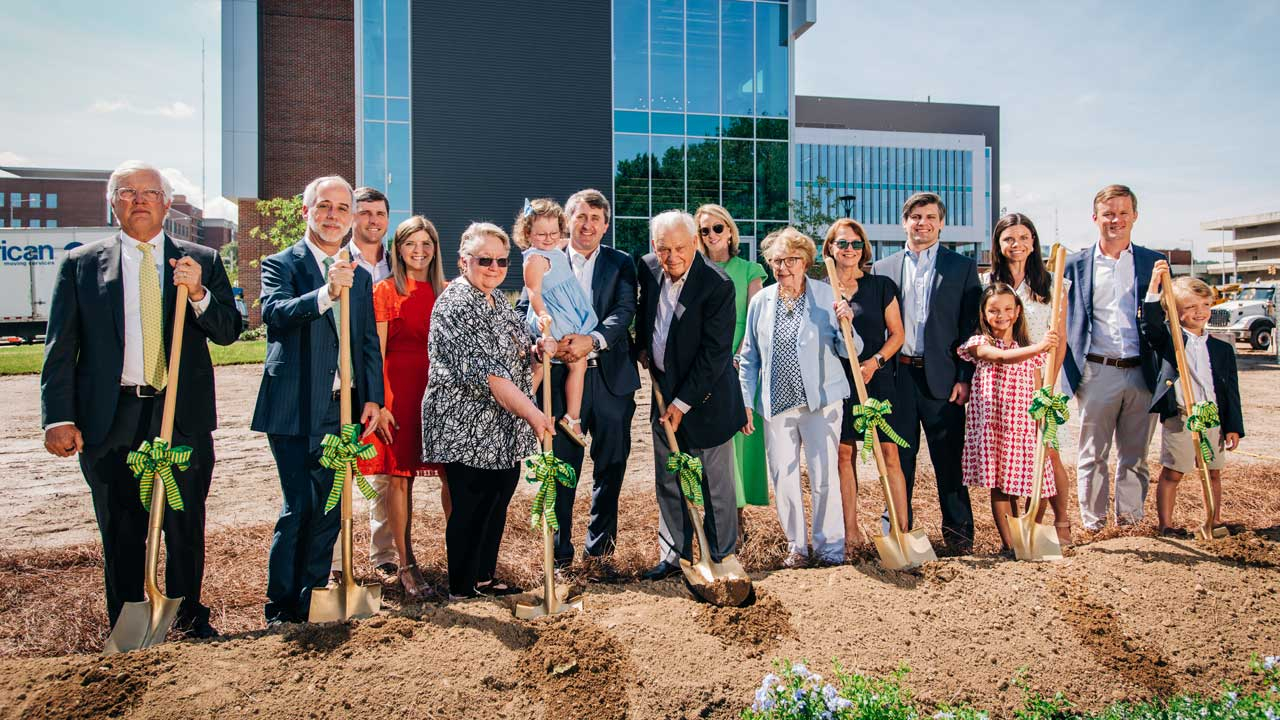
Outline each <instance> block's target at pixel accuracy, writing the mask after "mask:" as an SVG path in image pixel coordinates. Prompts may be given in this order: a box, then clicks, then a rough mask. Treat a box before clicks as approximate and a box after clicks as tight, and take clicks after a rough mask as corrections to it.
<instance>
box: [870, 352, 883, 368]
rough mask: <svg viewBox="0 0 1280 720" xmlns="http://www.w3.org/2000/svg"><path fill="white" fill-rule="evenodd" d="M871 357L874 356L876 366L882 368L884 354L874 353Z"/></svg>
mask: <svg viewBox="0 0 1280 720" xmlns="http://www.w3.org/2000/svg"><path fill="white" fill-rule="evenodd" d="M871 357H872V358H873V359H875V361H876V367H878V368H882V367H884V356H883V355H881V354H880V353H876V354H875V355H872V356H871Z"/></svg>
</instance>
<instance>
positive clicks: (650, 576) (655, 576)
mask: <svg viewBox="0 0 1280 720" xmlns="http://www.w3.org/2000/svg"><path fill="white" fill-rule="evenodd" d="M679 572H680V566H679V565H676V564H675V563H670V562H667V561H666V560H663V561H662V562H660V563H658V564H657V565H654V566H653V567H651V568H649V569H648V570H646V571H645V573H644V575H641V576H640V577H642V578H644V579H645V580H662V579H663V578H669V577H671V576H672V575H675V574H677V573H679Z"/></svg>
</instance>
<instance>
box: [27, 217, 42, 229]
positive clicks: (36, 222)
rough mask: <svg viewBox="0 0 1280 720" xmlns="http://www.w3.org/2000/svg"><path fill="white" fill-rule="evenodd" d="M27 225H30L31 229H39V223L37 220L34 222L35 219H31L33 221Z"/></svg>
mask: <svg viewBox="0 0 1280 720" xmlns="http://www.w3.org/2000/svg"><path fill="white" fill-rule="evenodd" d="M29 224H30V226H31V227H33V228H38V227H40V221H39V220H35V219H33V220H31V222H30V223H29Z"/></svg>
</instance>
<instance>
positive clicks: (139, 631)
mask: <svg viewBox="0 0 1280 720" xmlns="http://www.w3.org/2000/svg"><path fill="white" fill-rule="evenodd" d="M180 605H182V598H167V597H165V596H164V595H159V594H157V595H155V596H153V597H152V598H151V599H150V600H143V601H141V602H127V603H125V604H124V607H123V608H121V609H120V617H118V618H117V619H116V626H115V627H114V628H112V629H111V635H110V636H109V637H107V644H106V646H104V647H103V649H102V652H103V653H104V654H106V655H112V654H115V653H121V652H129V651H130V650H141V649H143V648H149V647H151V646H152V645H159V644H160V643H162V642H164V638H165V636H166V635H168V634H169V628H171V627H173V619H174V618H175V617H177V616H178V607H179V606H180Z"/></svg>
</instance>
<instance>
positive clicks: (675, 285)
mask: <svg viewBox="0 0 1280 720" xmlns="http://www.w3.org/2000/svg"><path fill="white" fill-rule="evenodd" d="M689 268H690V269H693V266H692V265H690V266H689ZM688 279H689V270H685V271H684V275H681V276H680V279H679V280H676V281H675V282H672V281H671V278H669V277H667V274H666V272H663V273H662V288H661V289H660V290H659V291H658V311H657V315H655V316H654V318H653V347H651V348H650V353H649V355H650V357H651V358H652V361H653V366H654V367H655V368H657V369H658V371H659V372H666V363H665V360H666V354H667V334H668V333H669V332H670V331H671V321H672V319H674V318H675V315H676V305H677V303H679V301H680V292H681V291H683V290H684V282H685V280H688ZM671 404H672V405H675V406H676V407H678V408H680V412H689V407H690V405H689V404H688V403H686V402H685V401H683V400H681V399H680V398H675V399H673V400H672V401H671Z"/></svg>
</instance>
